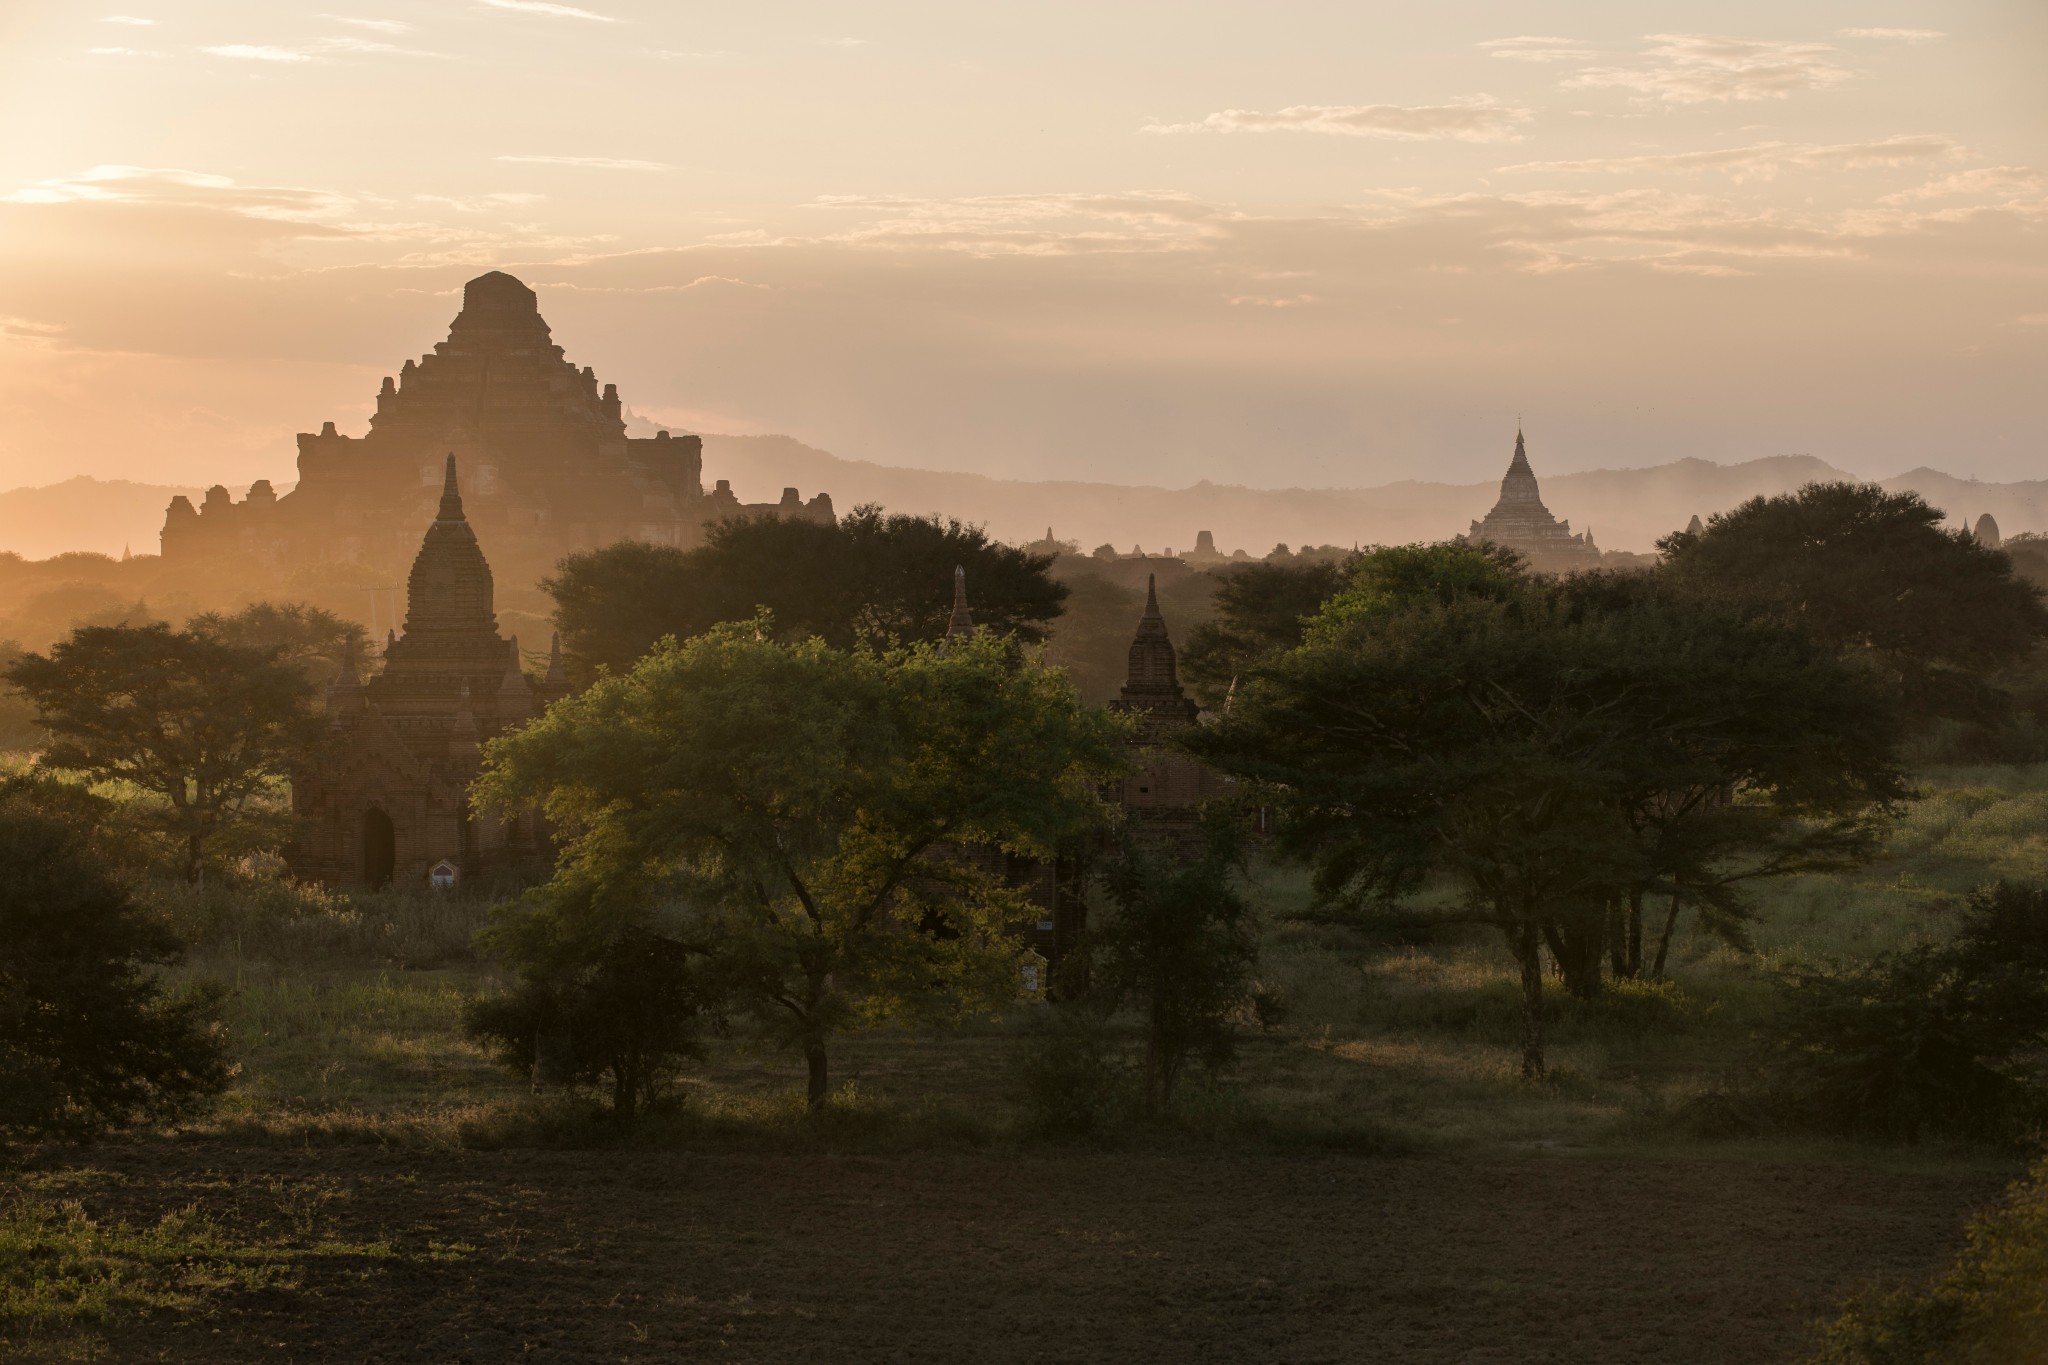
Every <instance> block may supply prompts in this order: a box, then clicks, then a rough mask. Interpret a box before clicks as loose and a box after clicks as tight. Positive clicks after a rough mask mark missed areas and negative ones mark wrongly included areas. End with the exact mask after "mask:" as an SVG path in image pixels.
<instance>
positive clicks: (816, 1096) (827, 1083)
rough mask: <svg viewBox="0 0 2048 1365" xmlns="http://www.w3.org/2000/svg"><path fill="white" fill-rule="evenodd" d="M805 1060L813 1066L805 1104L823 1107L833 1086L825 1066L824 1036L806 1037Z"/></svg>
mask: <svg viewBox="0 0 2048 1365" xmlns="http://www.w3.org/2000/svg"><path fill="white" fill-rule="evenodd" d="M804 1061H805V1062H807V1063H809V1064H810V1068H811V1084H810V1089H808V1090H807V1091H805V1092H804V1104H805V1106H806V1107H807V1108H811V1109H821V1108H823V1107H824V1105H825V1099H826V1097H827V1095H828V1094H829V1093H830V1087H831V1079H830V1075H829V1073H828V1072H827V1070H826V1066H825V1040H824V1039H823V1038H806V1039H804Z"/></svg>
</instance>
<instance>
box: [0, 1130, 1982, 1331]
mask: <svg viewBox="0 0 2048 1365" xmlns="http://www.w3.org/2000/svg"><path fill="white" fill-rule="evenodd" d="M65 1160H66V1162H69V1163H70V1165H69V1167H67V1166H66V1164H64V1163H63V1162H60V1163H58V1164H56V1165H54V1166H49V1167H46V1168H45V1169H46V1170H48V1171H49V1172H50V1173H51V1175H52V1176H53V1177H54V1178H55V1183H56V1184H57V1185H58V1186H59V1187H61V1186H63V1185H64V1184H66V1183H67V1182H68V1183H72V1184H73V1185H74V1193H77V1194H78V1195H80V1196H81V1197H83V1198H84V1200H85V1202H86V1204H87V1206H88V1210H89V1211H90V1212H91V1213H92V1214H93V1215H94V1216H96V1217H98V1218H101V1219H103V1220H106V1219H116V1218H119V1219H126V1220H129V1221H131V1222H132V1223H135V1224H137V1225H147V1224H149V1223H152V1222H153V1221H154V1220H155V1219H156V1218H157V1217H158V1216H159V1215H161V1214H162V1213H165V1212H167V1211H174V1210H180V1209H184V1208H186V1207H188V1206H194V1205H196V1206H197V1208H198V1211H199V1212H200V1213H201V1214H203V1215H206V1216H210V1217H213V1218H216V1219H218V1220H220V1221H221V1223H222V1224H223V1225H224V1226H227V1227H232V1228H238V1229H242V1230H245V1231H248V1232H250V1233H252V1234H254V1235H259V1236H273V1237H282V1238H284V1239H286V1240H291V1239H294V1238H296V1239H297V1240H299V1241H301V1242H303V1243H304V1244H306V1245H308V1246H311V1245H314V1244H316V1243H318V1242H320V1241H323V1240H329V1241H332V1242H340V1243H347V1244H352V1245H356V1246H362V1245H365V1244H371V1243H376V1242H380V1241H382V1242H388V1243H389V1246H390V1248H391V1254H390V1255H388V1256H381V1257H363V1256H355V1255H338V1256H331V1257H325V1258H321V1257H314V1258H311V1259H308V1260H307V1261H305V1262H303V1263H302V1264H301V1268H300V1270H299V1272H298V1280H297V1283H296V1284H295V1285H291V1286H288V1287H283V1288H272V1289H266V1290H262V1291H257V1292H254V1293H243V1294H240V1295H231V1296H229V1297H228V1298H226V1299H225V1300H224V1301H222V1302H220V1303H219V1304H218V1305H217V1306H216V1307H215V1308H214V1309H213V1310H212V1311H210V1312H207V1313H204V1314H202V1315H200V1316H198V1317H196V1318H183V1319H180V1318H176V1317H172V1316H168V1315H165V1316H160V1317H156V1318H146V1319H143V1320H140V1321H129V1322H127V1323H124V1324H121V1325H118V1326H116V1327H115V1328H113V1329H112V1335H111V1336H110V1337H107V1338H102V1339H101V1343H100V1349H99V1350H98V1351H97V1352H96V1354H98V1355H99V1357H100V1358H102V1359H111V1360H119V1361H152V1360H166V1361H206V1362H222V1363H223V1365H226V1363H230V1362H239V1361H279V1362H286V1361H302V1362H312V1361H321V1362H327V1361H336V1362H358V1361H362V1362H369V1361H380V1362H381V1361H434V1362H457V1361H464V1362H466V1361H474V1362H496V1361H506V1360H521V1359H530V1360H541V1361H565V1362H586V1361H590V1362H595V1361H677V1360H707V1361H709V1360H716V1361H761V1362H771V1361H772V1362H783V1361H791V1362H795V1361H819V1362H842V1361H843V1362H864V1361H941V1362H956V1361H990V1362H1003V1361H1019V1362H1022V1361H1031V1362H1062V1361H1075V1362H1095V1361H1118V1362H1152V1361H1158V1362H1176V1363H1177V1365H1180V1363H1185V1362H1201V1361H1219V1362H1222V1361H1228V1362H1238V1361H1288V1362H1313V1361H1347V1362H1348V1361H1399V1362H1418V1363H1419V1365H1421V1363H1427V1362H1452V1361H1456V1362H1461V1363H1464V1365H1476V1363H1478V1362H1510V1361H1512V1362H1518V1363H1519V1362H1543V1361H1559V1362H1566V1361H1569V1362H1586V1363H1589V1365H1591V1363H1601V1365H1604V1363H1605V1362H1623V1361H1651V1360H1656V1361H1665V1362H1670V1361H1682V1362H1688V1363H1689V1365H1711V1363H1712V1362H1722V1361H1726V1362H1744V1363H1745V1365H1749V1363H1751V1362H1762V1361H1773V1360H1787V1359H1792V1358H1795V1357H1796V1356H1797V1355H1798V1354H1799V1353H1800V1351H1801V1350H1802V1348H1803V1347H1805V1346H1806V1345H1807V1344H1808V1343H1809V1342H1810V1340H1811V1338H1810V1335H1809V1333H1810V1331H1811V1328H1812V1324H1813V1323H1814V1322H1815V1321H1816V1320H1817V1319H1819V1318H1822V1317H1824V1316H1829V1315H1831V1314H1832V1312H1833V1311H1834V1309H1835V1308H1836V1306H1837V1305H1838V1303H1839V1301H1840V1299H1841V1297H1842V1295H1843V1294H1844V1293H1846V1292H1848V1291H1851V1290H1853V1289H1855V1288H1856V1287H1858V1286H1860V1285H1861V1284H1863V1283H1865V1282H1867V1281H1868V1280H1870V1279H1871V1278H1872V1277H1875V1276H1897V1275H1903V1274H1912V1273H1917V1272H1921V1271H1925V1270H1929V1269H1932V1268H1934V1267H1935V1266H1936V1265H1938V1264H1939V1263H1941V1262H1942V1261H1944V1260H1945V1259H1946V1258H1947V1257H1948V1256H1949V1255H1951V1254H1952V1253H1953V1251H1954V1250H1955V1248H1956V1246H1957V1245H1958V1243H1959V1240H1960V1230H1961V1227H1962V1223H1963V1220H1964V1218H1965V1217H1966V1216H1967V1214H1968V1213H1969V1212H1970V1211H1971V1210H1973V1209H1975V1208H1976V1207H1978V1206H1979V1205H1982V1204H1984V1203H1986V1202H1989V1201H1990V1200H1992V1199H1994V1198H1995V1197H1996V1196H1997V1194H1998V1192H1999V1189H2000V1186H2001V1184H2002V1181H2003V1177H2002V1176H2001V1175H2000V1174H1999V1173H1998V1172H1996V1171H1995V1170H1990V1169H1985V1168H1978V1169H1975V1170H1967V1169H1965V1170H1958V1169H1955V1168H1953V1167H1951V1168H1947V1169H1936V1168H1933V1167H1916V1166H1911V1165H1900V1164H1898V1163H1892V1164H1889V1165H1877V1164H1871V1163H1862V1164H1857V1165H1852V1166H1847V1167H1845V1166H1841V1165H1829V1166H1818V1165H1809V1164H1798V1163H1792V1162H1773V1161H1770V1160H1760V1159H1758V1158H1757V1155H1756V1154H1751V1156H1750V1157H1748V1158H1747V1159H1742V1160H1726V1161H1723V1160H1702V1159H1697V1158H1692V1157H1684V1158H1680V1157H1670V1158H1665V1159H1658V1158H1654V1157H1641V1156H1627V1155H1595V1154H1589V1153H1578V1154H1561V1153H1544V1152H1527V1153H1514V1152H1508V1153H1501V1152H1495V1153H1493V1154H1488V1155H1472V1156H1449V1155H1433V1156H1426V1157H1350V1156H1337V1155H1301V1154H1289V1155H1263V1154H1247V1153H1245V1152H1242V1151H1238V1152H1231V1153H1227V1154H1189V1153H1176V1154H1160V1153H1145V1154H1134V1153H1128V1152H1122V1153H1118V1152H1098V1151H1073V1152H1061V1151H1036V1152H1027V1153H1018V1152H1007V1153H1001V1154H989V1155H981V1154H973V1153H950V1152H918V1153H908V1154H903V1155H895V1156H886V1157H861V1156H830V1155H823V1156H821V1155H797V1154H776V1155H737V1154H730V1153H727V1154H718V1155H706V1154H701V1153H691V1152H687V1151H673V1150H671V1151H646V1150H618V1149H613V1150H581V1151H537V1150H524V1151H499V1152H459V1153H445V1154H443V1153H427V1152H420V1151H402V1150H395V1149H383V1148H374V1147H353V1148H351V1147H343V1148H334V1147H328V1148H322V1149H298V1150H294V1149H290V1148H280V1147H278V1146H274V1145H268V1144H265V1145H245V1144H236V1143H229V1142H225V1141H218V1140H212V1141H184V1142H171V1141H153V1142H145V1143H136V1144H132V1145H124V1146H120V1147H110V1148H102V1149H99V1150H97V1151H92V1152H88V1153H84V1154H82V1155H80V1156H78V1157H76V1158H67V1159H65ZM67 1169H70V1170H71V1171H72V1172H73V1173H72V1174H70V1175H66V1174H64V1172H65V1171H66V1170H67ZM81 1344H82V1343H81V1342H80V1341H79V1340H77V1339H73V1340H71V1342H70V1343H69V1345H68V1346H66V1345H65V1344H64V1343H62V1342H60V1341H59V1340H58V1339H56V1338H54V1337H46V1338H45V1339H44V1340H43V1341H42V1343H41V1344H40V1345H38V1346H30V1344H29V1343H26V1342H22V1341H17V1342H15V1343H14V1345H13V1349H15V1350H22V1349H25V1348H26V1349H30V1350H33V1351H37V1352H40V1351H42V1350H46V1349H47V1350H52V1351H65V1352H66V1353H69V1352H70V1351H75V1350H77V1349H78V1348H79V1346H80V1345H81Z"/></svg>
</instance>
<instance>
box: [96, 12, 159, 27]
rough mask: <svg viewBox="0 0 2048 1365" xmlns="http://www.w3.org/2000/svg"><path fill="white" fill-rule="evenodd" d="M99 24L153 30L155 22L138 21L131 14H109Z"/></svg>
mask: <svg viewBox="0 0 2048 1365" xmlns="http://www.w3.org/2000/svg"><path fill="white" fill-rule="evenodd" d="M100 22H101V23H103V24H132V25H134V26H135V27H136V28H154V27H155V26H156V20H154V19H138V18H136V17H135V16H134V15H132V14H109V15H108V16H107V17H106V18H104V19H102V20H100Z"/></svg>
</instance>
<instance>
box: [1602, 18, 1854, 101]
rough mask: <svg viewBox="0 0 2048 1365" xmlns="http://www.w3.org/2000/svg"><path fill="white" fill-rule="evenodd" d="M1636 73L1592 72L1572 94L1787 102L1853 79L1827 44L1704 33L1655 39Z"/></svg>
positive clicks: (1653, 36) (1654, 36)
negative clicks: (1605, 91) (1614, 91)
mask: <svg viewBox="0 0 2048 1365" xmlns="http://www.w3.org/2000/svg"><path fill="white" fill-rule="evenodd" d="M1647 41H1648V42H1649V44H1650V46H1649V47H1647V48H1645V49H1644V51H1643V58H1644V62H1643V64H1642V65H1640V66H1634V67H1589V68H1587V69H1586V70H1584V71H1581V72H1580V73H1579V74H1578V75H1576V76H1574V77H1572V78H1571V79H1570V80H1567V81H1566V82H1565V83H1564V85H1565V88H1566V89H1568V90H1571V89H1597V88H1601V87H1613V88H1618V89H1623V90H1634V91H1637V92H1639V93H1641V94H1643V95H1646V96H1649V97H1651V98H1653V99H1659V100H1662V101H1664V102H1665V103H1667V104H1704V103H1707V102H1709V101H1720V102H1724V103H1725V102H1728V101H1737V100H1773V99H1785V98H1786V97H1788V96H1790V95H1793V94H1796V93H1798V92H1800V91H1803V90H1824V89H1826V88H1828V87H1829V86H1832V85H1839V84H1841V83H1842V82H1843V81H1846V80H1848V79H1849V77H1850V74H1851V73H1850V72H1849V70H1848V69H1847V68H1845V67H1841V66H1837V65H1836V64H1835V63H1834V62H1832V61H1830V60H1828V55H1827V54H1829V53H1831V52H1833V51H1834V49H1833V48H1831V47H1829V46H1827V45H1826V44H1824V43H1778V42H1764V41H1759V40H1755V39H1749V38H1717V37H1714V36H1712V35H1710V34H1704V33H1653V34H1650V35H1649V37H1648V39H1647Z"/></svg>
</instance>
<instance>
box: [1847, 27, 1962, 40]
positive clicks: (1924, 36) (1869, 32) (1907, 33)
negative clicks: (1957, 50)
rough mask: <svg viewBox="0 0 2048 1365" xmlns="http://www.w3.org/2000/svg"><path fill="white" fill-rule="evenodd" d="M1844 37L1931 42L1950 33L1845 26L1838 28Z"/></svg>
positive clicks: (1915, 29) (1933, 29)
mask: <svg viewBox="0 0 2048 1365" xmlns="http://www.w3.org/2000/svg"><path fill="white" fill-rule="evenodd" d="M1835 31H1836V32H1837V33H1839V34H1841V35H1842V36H1843V37H1844V38H1886V39H1890V40H1891V41H1892V42H1895V43H1931V42H1933V41H1935V40H1936V39H1937V38H1946V37H1948V35H1947V34H1946V33H1943V32H1942V31H1941V30H1940V29H1935V28H1843V29H1836V30H1835Z"/></svg>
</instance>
